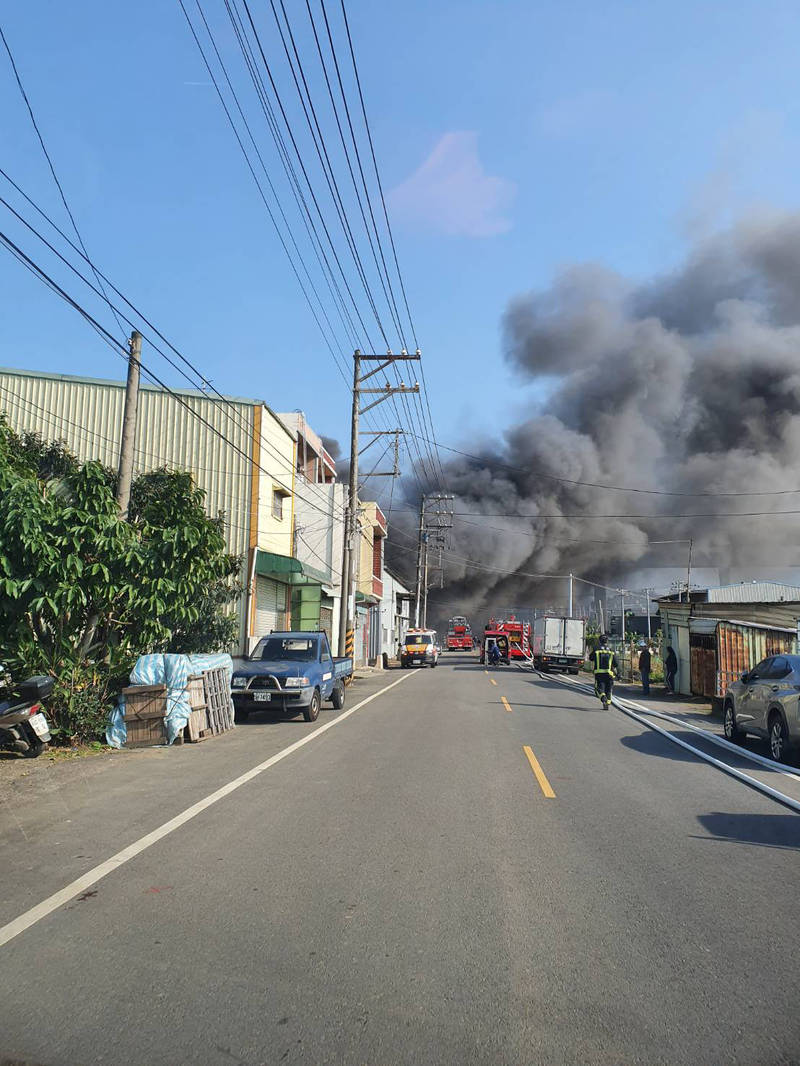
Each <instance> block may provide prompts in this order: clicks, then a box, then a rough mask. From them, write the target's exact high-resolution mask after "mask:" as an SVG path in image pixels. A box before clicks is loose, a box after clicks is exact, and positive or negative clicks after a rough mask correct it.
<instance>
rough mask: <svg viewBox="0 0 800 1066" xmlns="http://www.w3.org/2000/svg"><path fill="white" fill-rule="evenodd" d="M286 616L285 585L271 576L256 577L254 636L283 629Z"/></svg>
mask: <svg viewBox="0 0 800 1066" xmlns="http://www.w3.org/2000/svg"><path fill="white" fill-rule="evenodd" d="M285 616H286V586H285V585H281V584H280V582H278V581H273V580H272V579H271V578H268V577H262V576H261V575H260V574H259V575H258V577H257V578H256V633H255V635H256V637H258V638H260V637H264V636H267V634H268V633H269V632H270V631H271V630H273V629H283V628H284V621H285Z"/></svg>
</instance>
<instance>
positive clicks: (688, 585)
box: [686, 540, 692, 603]
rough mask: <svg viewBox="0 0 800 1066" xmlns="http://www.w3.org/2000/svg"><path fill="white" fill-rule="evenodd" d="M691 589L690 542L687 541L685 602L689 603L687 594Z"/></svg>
mask: <svg viewBox="0 0 800 1066" xmlns="http://www.w3.org/2000/svg"><path fill="white" fill-rule="evenodd" d="M691 587H692V541H691V540H690V541H689V561H688V562H687V564H686V602H687V603H689V601H690V597H689V592H690V590H691Z"/></svg>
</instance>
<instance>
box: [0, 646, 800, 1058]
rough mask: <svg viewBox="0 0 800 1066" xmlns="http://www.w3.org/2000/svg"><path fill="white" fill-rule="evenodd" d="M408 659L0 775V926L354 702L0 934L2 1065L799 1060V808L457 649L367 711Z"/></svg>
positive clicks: (581, 701) (401, 676) (584, 703)
mask: <svg viewBox="0 0 800 1066" xmlns="http://www.w3.org/2000/svg"><path fill="white" fill-rule="evenodd" d="M397 680H401V683H400V684H398V685H396V686H395V687H394V688H392V689H391V690H390V691H387V692H385V693H384V694H382V695H378V696H377V697H376V698H375V699H374V700H372V701H371V702H370V703H368V704H367V705H366V706H364V707H363V708H361V709H360V710H357V711H355V713H353V714H352V715H350V716H349V717H342V716H334V715H333V714H332V712H330V711H324V712H323V715H322V717H321V718H320V722H319V723H318V724H317V725H316V726H307V725H306V724H305V723H301V722H299V721H298V722H282V723H275V722H270V721H269V720H264V719H259V718H254V719H253V720H252V721H251V723H249V724H248V725H247V726H243V727H241V728H240V729H237V730H236V732H235V734H233V735H231V736H230V737H226V738H220V739H219V740H215V741H213V742H209V743H208V744H206V745H201V746H200V747H198V748H185V749H183V750H181V751H164V752H161V753H159V754H158V756H157V757H149V758H142V757H141V756H136V755H135V754H133V753H132V754H131V755H130V756H125V755H123V756H121V757H119V759H120V761H118V762H116V763H113V762H112V763H107V764H104V765H105V766H106V767H107V768H105V769H103V771H102V773H100V771H94V770H86V772H85V774H89V775H90V774H92V773H94V774H95V778H94V779H93V780H94V783H93V784H92V783H90V781H89V778H88V777H86V776H85V775H83V776H81V777H76V778H75V780H74V781H71V780H65V781H63V782H62V784H61V785H60V787H59V789H58V792H59V796H58V802H55V801H54V798H53V795H52V790H50V792H48V791H47V789H46V788H45V786H36V787H34V788H31V789H30V790H29V792H28V793H27V794H26V795H25V803H24V804H23V803H22V802H19V793H18V792H15V793H12V794H10V797H11V798H7V799H6V802H5V803H4V804H3V806H2V815H1V816H0V832H2V836H0V841H2V845H1V846H2V851H1V852H0V887H1V888H2V891H1V892H0V903H1V904H2V910H3V915H2V918H0V922H9V921H13V920H14V919H15V918H16V917H17V916H19V915H22V914H23V913H24V912H27V911H28V910H29V908H30V907H31V906H32V905H33V904H35V903H37V902H39V901H40V900H42V899H44V898H45V897H47V896H49V895H50V894H51V893H54V892H56V891H57V890H58V889H60V888H63V886H64V885H66V884H67V883H68V882H70V881H71V880H72V879H73V878H75V877H78V876H79V875H80V874H81V873H84V872H85V871H86V870H88V869H90V868H92V867H93V866H96V865H97V864H99V863H101V862H103V860H105V859H107V858H109V857H110V856H111V855H112V854H113V853H114V852H115V851H118V850H119V849H120V848H121V847H123V846H126V845H129V844H134V843H135V842H136V841H137V840H139V839H140V838H141V837H142V836H143V835H144V834H147V833H150V832H151V831H152V830H154V829H156V828H157V827H158V826H160V825H162V824H163V823H164V822H166V821H167V820H168V819H170V818H173V817H174V816H175V815H176V814H178V813H179V812H180V811H181V810H183V809H184V808H187V807H189V805H190V804H194V803H196V802H197V801H198V800H200V799H202V797H203V796H205V795H208V794H209V793H212V792H213V791H214V790H216V789H218V788H219V787H220V786H221V785H224V784H225V782H226V781H231V780H232V779H234V778H237V777H238V776H239V775H241V774H242V773H243V772H244V771H246V770H248V769H250V768H251V767H254V766H255V765H257V764H259V765H261V764H262V763H263V762H264V761H265V760H266V759H268V758H269V757H270V756H273V755H275V754H278V753H279V752H280V751H281V750H283V749H284V748H285V747H286V745H288V744H291V743H293V742H294V741H296V740H297V739H299V738H301V737H303V736H306V735H308V733H311V732H317V731H318V730H319V729H320V726H322V727H323V728H324V726H325V724H327V723H328V722H330V721H333V720H335V719H336V718H341V720H340V721H339V723H338V724H337V725H336V726H335V727H332V728H330V729H328V730H327V731H324V732H322V733H321V734H320V735H319V736H318V737H315V738H314V739H313V740H311V741H310V742H309V743H308V744H306V745H304V746H302V747H300V748H298V749H297V750H295V751H293V752H292V753H290V754H288V755H287V756H286V757H285V758H283V759H281V760H280V761H277V762H275V763H274V765H270V766H269V767H267V768H265V769H263V771H261V772H259V773H258V774H257V775H256V776H254V777H253V778H252V779H250V780H248V781H246V782H244V783H242V784H241V785H240V787H238V788H237V789H236V790H235V791H232V792H231V793H230V794H229V795H226V796H224V798H221V799H219V801H218V802H215V803H214V804H213V805H211V806H208V807H207V808H205V809H203V810H201V811H200V812H199V813H197V814H196V816H195V817H193V818H191V819H189V820H187V821H186V822H185V823H184V824H182V825H180V826H179V827H178V828H177V829H176V830H175V831H174V832H171V833H169V834H168V835H165V836H163V837H162V838H161V839H159V840H157V841H156V842H155V843H153V844H152V845H151V846H149V847H147V848H145V849H144V850H142V851H140V852H139V853H138V854H136V855H135V856H134V857H133V858H131V859H130V860H129V861H127V862H125V863H124V864H122V865H119V867H118V868H115V869H114V870H113V871H112V872H110V873H109V874H108V875H107V876H105V877H103V879H102V880H100V881H99V882H98V883H97V884H96V885H95V886H94V888H92V889H89V890H87V892H86V893H83V897H84V898H82V899H79V898H72V899H70V900H69V901H68V902H65V903H64V904H63V905H61V906H59V907H57V908H55V909H54V910H53V911H52V912H51V913H49V914H47V915H45V916H44V917H42V918H41V920H39V921H36V922H35V923H34V924H32V925H31V926H30V927H29V928H27V929H26V930H24V931H23V932H21V933H20V934H19V935H18V936H15V937H13V939H11V940H9V941H8V942H7V943H6V944H5V945H4V946H2V947H0V1062H2V1061H3V1055H5V1056H6V1057H7V1058H8V1059H10V1060H12V1061H14V1060H20V1061H24V1062H26V1063H31V1064H36V1066H90V1064H94V1063H103V1064H105V1066H123V1064H125V1066H128V1064H134V1066H162V1064H163V1066H176V1064H180V1063H198V1064H208V1066H217V1064H226V1066H227V1064H231V1063H244V1064H253V1066H255V1064H272V1063H282V1062H286V1063H309V1064H317V1063H348V1064H349V1063H354V1064H370V1066H392V1064H395V1063H398V1064H399V1063H443V1064H444V1063H447V1064H453V1066H462V1064H468V1063H486V1064H495V1063H497V1064H500V1063H502V1064H520V1066H531V1064H538V1063H542V1064H548V1066H550V1064H559V1063H571V1064H572V1063H574V1064H581V1066H583V1064H589V1063H607V1064H615V1066H616V1064H627V1063H646V1064H655V1063H664V1064H669V1066H675V1064H681V1063H691V1064H695V1063H703V1064H716V1063H719V1064H723V1063H724V1064H726V1066H727V1064H733V1063H743V1064H747V1066H771V1064H777V1063H798V1062H800V1011H799V1010H798V992H800V982H799V981H798V977H797V973H798V965H799V964H800V922H798V908H799V907H800V893H799V892H798V885H799V884H800V882H799V881H798V876H797V863H798V849H800V816H798V815H796V814H793V813H791V812H790V811H788V810H786V809H785V808H783V807H781V806H779V805H778V804H776V803H775V802H773V801H771V800H769V799H767V798H765V797H763V796H762V795H760V794H758V793H756V792H754V791H753V790H752V789H749V788H747V787H746V786H745V785H743V784H741V783H739V782H737V781H735V780H732V779H731V778H729V777H727V776H726V775H724V774H722V773H720V772H719V771H717V770H715V769H713V768H712V767H709V766H708V765H706V764H704V763H702V762H700V761H698V760H696V759H695V758H693V757H692V756H691V755H690V754H689V753H688V752H683V751H681V750H680V749H678V748H677V747H675V746H674V745H673V744H671V743H670V741H669V740H667V739H665V738H663V737H660V736H658V735H657V734H655V733H653V732H651V731H650V730H648V729H646V728H645V727H641V726H639V725H638V724H637V723H636V722H633V721H631V720H630V719H628V718H626V717H624V716H623V715H621V714H619V713H618V712H616V711H608V712H604V711H602V709H600V707H599V705H596V704H595V702H594V701H593V700H592V699H591V698H589V697H588V696H585V695H583V694H581V693H576V692H572V691H569V690H567V689H565V688H564V687H563V686H560V685H558V684H557V683H555V682H554V681H541V680H539V679H538V678H536V677H534V676H532V675H530V674H523V673H521V672H518V671H514V670H511V669H497V670H495V671H493V672H491V673H488V674H487V673H486V672H485V671H484V670H483V669H482V668H481V667H479V666H477V665H476V663H475V661H474V660H473V659H470V658H468V657H467V656H456V655H453V656H449V657H445V659H444V660H443V663H442V665H441V666H440V667H439V669H437V670H435V671H432V670H424V671H415V672H413V673H412V672H401V671H393V672H391V673H386V674H383V675H377V676H375V677H373V678H371V679H370V680H369V681H368V682H365V683H361V684H359V685H357V686H354V687H353V689H352V690H351V692H350V699H351V704H352V702H353V701H358V700H359V699H362V698H363V697H364V696H365V695H370V694H372V693H375V692H377V691H379V690H380V689H381V688H383V687H384V686H385V685H387V684H389V683H391V682H395V681H397ZM493 681H494V682H496V684H492V682H493ZM504 699H505V701H506V702H504ZM526 748H527V749H528V750H527V751H526ZM534 770H536V771H537V773H538V776H537V773H535V772H534ZM1 774H2V767H0V775H1ZM39 791H41V792H42V806H41V807H40V808H39V809H38V813H37V806H36V804H37V796H38V794H39ZM548 793H549V795H548ZM553 793H554V795H553ZM15 796H16V798H17V803H16V804H15V799H14V797H15ZM15 807H16V809H15ZM23 808H24V809H23ZM66 814H69V816H70V817H69V818H67V817H66V816H65V815H66ZM58 848H60V849H61V851H60V852H59V851H58V850H56V851H55V855H56V856H57V857H56V858H54V849H58Z"/></svg>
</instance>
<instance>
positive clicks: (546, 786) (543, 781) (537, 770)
mask: <svg viewBox="0 0 800 1066" xmlns="http://www.w3.org/2000/svg"><path fill="white" fill-rule="evenodd" d="M522 750H523V751H524V752H525V754H526V755H527V756H528V762H529V763H530V764H531V770H533V772H534V774H535V775H536V780H537V781H538V782H539V788H540V789H541V790H542V792H544V794H545V796H546V798H547V799H555V798H556V794H555V792H553V787H552V785H551V784H550V782H549V781H548V780H547V777H546V776H545V772H544V770H543V769H542V768H541V766H540V765H539V760H538V759H537V758H536V756H535V755H534V754H533V751H532V749H531V748H529V747H528V745H527V744H526V745H525V746H524V747H523V749H522Z"/></svg>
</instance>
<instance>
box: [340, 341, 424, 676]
mask: <svg viewBox="0 0 800 1066" xmlns="http://www.w3.org/2000/svg"><path fill="white" fill-rule="evenodd" d="M421 354H422V353H421V352H420V350H419V349H417V351H416V352H415V353H414V354H413V355H409V353H408V352H406V351H405V349H404V350H403V351H402V352H401V353H400V355H393V354H392V352H390V351H389V352H387V353H386V354H385V355H366V354H364V353H362V352H360V351H359V350H358V349H356V351H355V352H354V353H353V407H352V414H351V420H350V481H349V486H348V493H347V510H346V512H345V520H344V546H343V548H342V591H341V602H340V604H339V648H338V650H339V655H348V656H351V657H352V655H353V638H354V634H355V615H356V610H355V598H356V566H355V560H356V557H357V554H358V553H357V546H358V544H359V540H358V537H359V532H360V530H359V525H360V523H359V517H358V420H359V417H360V416H361V415H363V414H366V412H367V411H370V410H371V409H372V408H373V407H377V405H378V404H379V403H383V401H384V400H388V398H389V397H390V396H394V395H395V394H396V393H403V392H406V393H408V392H419V384H418V383H417V382H415V383H414V385H405V384H404V383H403V382H402V381H401V382H400V384H399V385H396V386H394V387H392V386H391V385H390V384H389V382H388V381H387V382H386V384H385V385H384V386H383V387H382V388H377V389H374V388H367V389H365V388H364V387H363V384H364V382H365V381H367V380H368V379H369V378H371V377H373V376H374V375H375V374H378V373H380V371H381V370H385V369H386V367H388V366H389V365H390V364H392V363H395V362H398V361H401V362H411V361H419V359H420V357H421ZM367 362H370V363H377V364H378V365H377V366H375V367H374V368H373V369H372V370H370V371H368V372H367V373H366V374H362V373H361V364H362V363H367ZM365 393H373V394H376V395H377V399H375V400H372V401H371V402H370V403H368V404H367V405H366V406H364V407H362V406H361V397H362V395H364V394H365Z"/></svg>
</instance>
